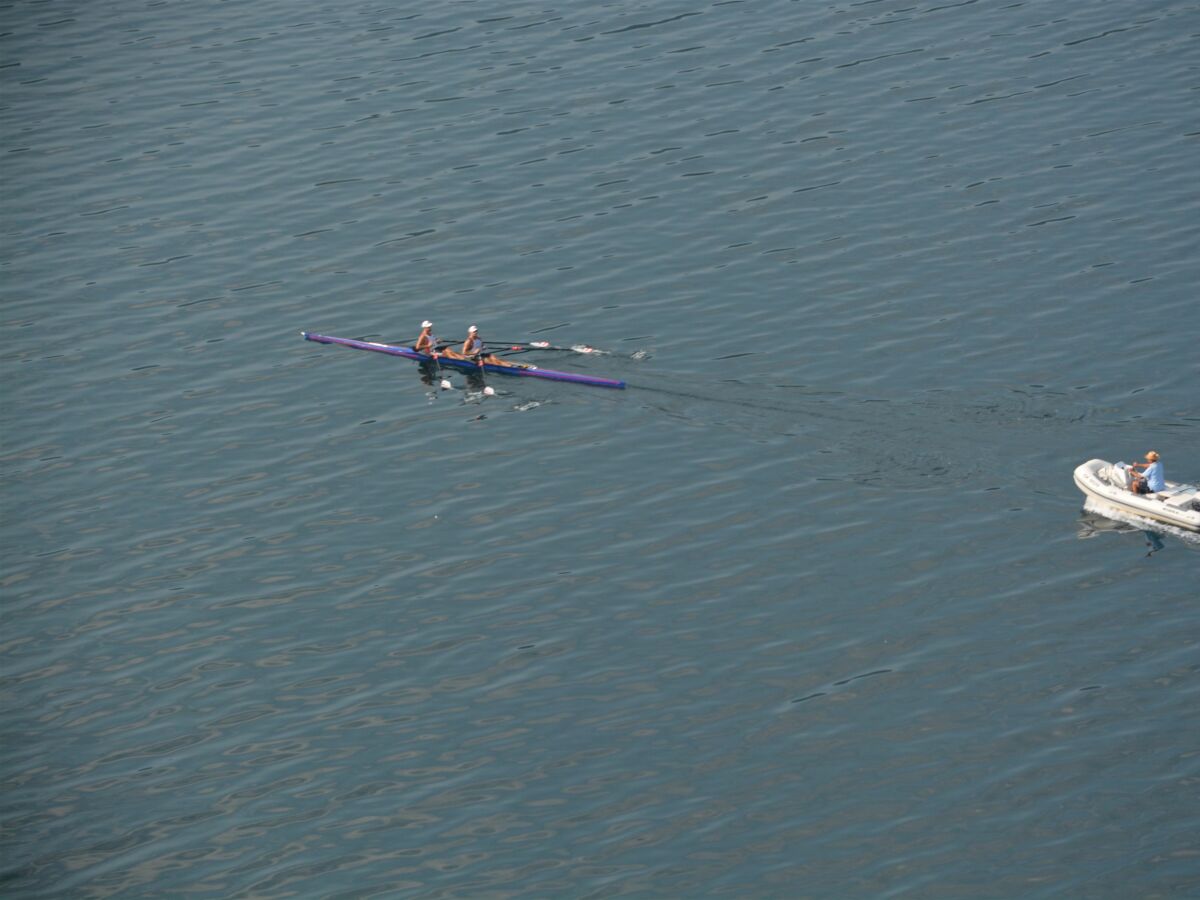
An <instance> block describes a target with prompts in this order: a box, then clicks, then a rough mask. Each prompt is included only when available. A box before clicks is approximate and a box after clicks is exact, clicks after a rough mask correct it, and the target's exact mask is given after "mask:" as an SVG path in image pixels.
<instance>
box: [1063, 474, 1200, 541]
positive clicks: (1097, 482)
mask: <svg viewBox="0 0 1200 900" xmlns="http://www.w3.org/2000/svg"><path fill="white" fill-rule="evenodd" d="M1131 475H1132V473H1131V471H1130V469H1129V468H1128V467H1127V466H1126V465H1125V463H1110V462H1105V461H1104V460H1102V459H1089V460H1088V461H1087V462H1085V463H1084V464H1083V465H1081V466H1079V467H1077V468H1076V469H1075V484H1077V485H1078V486H1079V489H1080V490H1081V491H1083V492H1084V493H1085V494H1086V495H1087V496H1088V497H1089V498H1091V499H1092V500H1094V501H1095V502H1096V504H1097V505H1098V506H1099V507H1101V508H1103V507H1104V506H1111V507H1115V508H1116V509H1118V510H1120V511H1121V512H1125V513H1131V514H1133V515H1135V516H1140V517H1141V518H1143V519H1152V520H1154V521H1155V522H1165V523H1166V524H1168V525H1174V526H1175V527H1176V528H1183V529H1185V530H1187V531H1195V532H1200V491H1198V490H1197V488H1196V485H1194V484H1179V483H1177V482H1174V481H1168V482H1167V489H1166V490H1165V491H1158V492H1157V493H1152V494H1135V493H1134V492H1133V491H1131V490H1130V489H1129V485H1130V481H1131Z"/></svg>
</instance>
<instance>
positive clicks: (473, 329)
mask: <svg viewBox="0 0 1200 900" xmlns="http://www.w3.org/2000/svg"><path fill="white" fill-rule="evenodd" d="M478 330H479V329H478V328H476V327H475V326H474V325H472V326H471V327H470V328H468V329H467V334H474V333H475V332H477V331H478Z"/></svg>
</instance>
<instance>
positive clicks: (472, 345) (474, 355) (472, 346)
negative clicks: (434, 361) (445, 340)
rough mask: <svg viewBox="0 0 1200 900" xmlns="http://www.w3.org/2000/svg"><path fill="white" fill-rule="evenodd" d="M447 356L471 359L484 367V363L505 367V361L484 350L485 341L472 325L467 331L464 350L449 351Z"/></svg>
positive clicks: (463, 345)
mask: <svg viewBox="0 0 1200 900" xmlns="http://www.w3.org/2000/svg"><path fill="white" fill-rule="evenodd" d="M446 355H447V356H453V357H455V358H457V359H470V360H474V361H475V362H477V363H479V364H480V365H483V364H484V363H493V364H494V365H499V366H502V365H505V362H504V360H502V359H497V358H496V357H495V356H492V355H491V354H489V353H488V352H487V351H486V350H484V349H483V339H482V338H480V336H479V329H478V328H477V327H476V326H474V325H472V326H471V327H470V328H468V329H467V339H466V340H465V341H463V343H462V349H461V350H458V351H457V352H456V351H454V350H447V351H446Z"/></svg>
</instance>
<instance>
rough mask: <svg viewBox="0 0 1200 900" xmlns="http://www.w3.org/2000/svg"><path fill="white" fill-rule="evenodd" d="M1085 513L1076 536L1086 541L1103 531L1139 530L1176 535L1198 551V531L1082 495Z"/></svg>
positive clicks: (1199, 541)
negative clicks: (1146, 516) (1143, 515)
mask: <svg viewBox="0 0 1200 900" xmlns="http://www.w3.org/2000/svg"><path fill="white" fill-rule="evenodd" d="M1083 510H1084V513H1085V516H1084V517H1083V518H1082V519H1081V520H1080V527H1079V539H1080V540H1087V539H1089V538H1094V537H1097V536H1099V535H1100V534H1103V533H1105V532H1117V533H1122V534H1128V533H1130V532H1134V531H1142V532H1146V533H1147V534H1158V535H1170V536H1171V537H1173V538H1178V539H1179V540H1180V541H1182V542H1183V543H1184V544H1186V545H1188V546H1189V547H1194V548H1195V549H1197V550H1200V534H1197V533H1195V532H1192V531H1187V530H1185V529H1183V528H1178V527H1176V526H1174V525H1168V524H1167V523H1166V522H1158V521H1155V520H1154V519H1146V518H1143V517H1142V516H1138V515H1135V514H1134V513H1131V512H1129V511H1128V510H1125V509H1119V508H1118V507H1115V506H1111V505H1110V504H1108V503H1104V502H1103V501H1101V500H1097V499H1096V498H1095V497H1085V498H1084V501H1083Z"/></svg>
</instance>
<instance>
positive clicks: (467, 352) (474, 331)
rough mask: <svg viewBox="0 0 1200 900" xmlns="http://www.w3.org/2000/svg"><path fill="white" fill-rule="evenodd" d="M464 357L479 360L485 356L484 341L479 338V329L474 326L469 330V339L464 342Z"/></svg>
mask: <svg viewBox="0 0 1200 900" xmlns="http://www.w3.org/2000/svg"><path fill="white" fill-rule="evenodd" d="M462 355H463V356H465V357H467V359H479V358H480V357H482V356H483V341H482V340H481V339H480V337H479V329H478V328H476V327H475V326H474V325H472V326H471V327H470V328H468V329H467V339H466V340H465V341H463V345H462Z"/></svg>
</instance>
